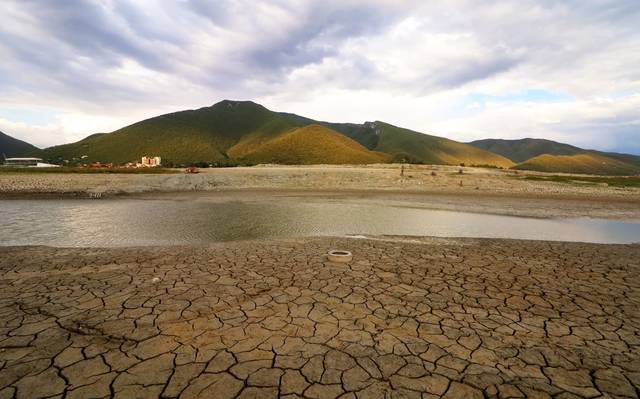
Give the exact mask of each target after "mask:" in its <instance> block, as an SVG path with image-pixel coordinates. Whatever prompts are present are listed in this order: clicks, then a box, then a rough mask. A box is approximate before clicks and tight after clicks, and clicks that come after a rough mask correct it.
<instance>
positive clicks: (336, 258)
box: [327, 249, 353, 263]
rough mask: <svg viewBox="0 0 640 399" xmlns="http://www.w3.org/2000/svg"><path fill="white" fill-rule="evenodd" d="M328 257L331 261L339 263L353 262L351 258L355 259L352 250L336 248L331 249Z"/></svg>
mask: <svg viewBox="0 0 640 399" xmlns="http://www.w3.org/2000/svg"><path fill="white" fill-rule="evenodd" d="M327 257H328V258H329V260H330V261H331V262H338V263H348V262H351V259H353V255H352V254H351V252H349V251H342V250H335V249H334V250H331V251H329V253H328V254H327Z"/></svg>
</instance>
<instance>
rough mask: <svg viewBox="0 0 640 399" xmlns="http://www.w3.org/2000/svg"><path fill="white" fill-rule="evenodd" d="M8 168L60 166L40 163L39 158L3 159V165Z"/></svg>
mask: <svg viewBox="0 0 640 399" xmlns="http://www.w3.org/2000/svg"><path fill="white" fill-rule="evenodd" d="M1 166H5V167H8V168H57V167H59V166H60V165H53V164H50V163H44V162H42V159H40V158H5V160H4V164H3V165H1Z"/></svg>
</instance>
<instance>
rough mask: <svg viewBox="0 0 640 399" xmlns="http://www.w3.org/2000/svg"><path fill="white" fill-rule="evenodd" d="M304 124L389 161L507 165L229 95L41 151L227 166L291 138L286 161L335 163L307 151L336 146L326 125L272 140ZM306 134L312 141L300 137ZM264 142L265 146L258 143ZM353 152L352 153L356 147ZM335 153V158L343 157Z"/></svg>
mask: <svg viewBox="0 0 640 399" xmlns="http://www.w3.org/2000/svg"><path fill="white" fill-rule="evenodd" d="M309 125H320V126H324V127H325V128H328V129H331V130H332V131H334V132H338V133H340V134H342V135H344V136H346V137H348V138H350V139H352V140H353V141H356V142H357V143H359V144H360V145H362V146H363V147H364V148H365V149H367V150H369V151H370V152H382V153H385V154H387V155H388V156H387V157H384V160H386V161H387V162H390V161H392V160H395V161H407V162H416V163H434V164H459V163H466V164H469V165H471V164H491V165H495V166H503V167H509V166H511V165H512V164H513V163H512V162H511V161H509V160H508V159H506V158H504V157H502V156H499V155H496V154H492V153H490V152H488V151H485V150H482V149H478V148H475V147H473V146H469V145H467V144H463V143H458V142H456V141H453V140H448V139H445V138H442V137H437V136H429V135H425V134H422V133H418V132H414V131H411V130H407V129H402V128H398V127H395V126H393V125H390V124H387V123H384V122H366V123H364V124H351V123H332V122H323V121H315V120H313V119H309V118H305V117H303V116H299V115H295V114H290V113H284V112H274V111H270V110H268V109H267V108H265V107H263V106H262V105H259V104H256V103H254V102H251V101H230V100H224V101H221V102H219V103H217V104H214V105H213V106H210V107H204V108H200V109H197V110H189V111H181V112H175V113H171V114H166V115H161V116H157V117H154V118H150V119H147V120H144V121H141V122H138V123H134V124H133V125H130V126H127V127H124V128H122V129H119V130H116V131H115V132H112V133H108V134H98V135H92V136H89V137H87V138H85V139H83V140H80V141H78V142H76V143H72V144H65V145H60V146H55V147H50V148H47V149H45V150H44V152H43V153H44V157H45V159H47V160H49V161H53V162H61V161H63V160H69V161H72V162H73V161H76V162H77V161H79V160H80V159H81V158H82V160H83V161H82V162H93V161H102V162H117V163H122V162H127V161H132V160H137V159H139V158H140V157H141V156H142V155H145V154H149V155H160V156H161V157H162V158H163V159H165V160H169V161H172V162H174V163H177V164H182V163H190V162H197V161H207V162H226V163H229V164H233V163H236V162H238V163H240V162H256V161H257V160H260V162H265V163H267V162H271V163H276V162H284V161H282V159H284V158H287V156H284V155H283V154H276V152H275V148H276V144H277V145H278V146H280V147H278V148H284V147H286V148H287V151H290V150H291V148H292V147H291V143H294V142H295V143H298V145H304V147H307V148H305V149H304V150H303V149H300V150H299V151H297V152H295V155H291V156H290V157H288V159H298V160H299V163H332V162H334V161H335V162H338V161H337V159H338V158H340V157H335V156H334V155H333V154H332V153H331V148H327V146H326V145H325V146H323V147H321V148H325V149H326V150H325V154H324V156H323V157H320V156H319V154H318V151H314V152H313V154H312V152H310V151H309V148H308V147H310V146H313V145H319V144H321V143H323V142H325V141H327V140H328V142H331V143H334V144H336V145H338V142H337V141H336V139H335V137H332V138H331V139H329V136H330V135H328V134H327V133H328V132H327V131H322V132H321V134H320V135H318V134H315V135H314V134H311V133H310V131H314V132H316V133H318V132H320V130H319V129H318V128H317V127H315V128H314V129H311V130H310V131H303V132H302V133H301V132H297V133H296V134H294V135H290V136H287V138H286V139H283V141H281V142H273V141H272V140H274V139H275V138H277V137H279V136H281V135H287V134H290V133H291V131H292V130H293V129H295V128H300V127H304V126H309ZM303 133H304V134H303ZM320 136H322V138H320ZM305 138H308V139H309V140H311V143H306V142H305V143H303V141H304V140H303V139H305ZM285 142H286V145H285ZM267 143H269V145H268V146H267V147H264V148H263V146H265V145H266V144H267ZM340 148H341V149H342V150H345V151H346V148H351V150H355V149H354V148H353V147H349V146H346V147H345V146H344V143H342V144H341V147H340ZM359 151H360V152H358V154H360V155H362V154H363V153H362V152H361V151H362V150H359ZM351 153H352V155H354V156H355V155H356V152H351ZM268 154H269V156H267V155H268ZM249 155H251V156H249ZM360 155H358V156H360ZM369 155H371V154H369ZM306 156H309V159H307V158H305V157H306ZM376 156H377V155H376ZM83 157H84V158H83ZM340 159H341V160H340V161H339V163H344V160H342V158H340ZM358 159H359V158H358ZM366 159H369V158H368V157H367V158H366ZM354 162H355V161H354Z"/></svg>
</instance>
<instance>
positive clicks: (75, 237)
mask: <svg viewBox="0 0 640 399" xmlns="http://www.w3.org/2000/svg"><path fill="white" fill-rule="evenodd" d="M347 234H356V235H360V234H362V235H382V234H390V235H418V236H440V237H490V238H517V239H533V240H555V241H581V242H595V243H633V242H640V221H618V220H604V219H588V218H584V219H536V218H526V217H516V216H499V215H490V214H477V213H466V212H453V211H440V210H429V209H418V208H409V207H400V206H384V205H371V204H358V203H356V202H343V203H341V202H322V201H303V200H301V201H273V200H264V201H248V202H247V201H231V202H198V201H186V200H180V201H177V200H164V199H105V200H68V199H65V200H3V201H0V245H51V246H63V247H64V246H66V247H72V246H93V247H96V246H138V245H175V244H202V243H208V242H214V241H230V240H243V239H259V238H274V237H301V236H326V235H347Z"/></svg>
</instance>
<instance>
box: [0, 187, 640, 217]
mask: <svg viewBox="0 0 640 399" xmlns="http://www.w3.org/2000/svg"><path fill="white" fill-rule="evenodd" d="M79 199H82V200H84V199H87V200H89V199H91V200H120V199H122V200H185V201H217V202H224V201H241V202H251V201H263V200H271V199H277V200H281V201H287V200H289V201H295V200H310V201H322V200H324V201H338V202H340V201H342V202H358V203H360V204H376V205H385V206H393V207H409V208H418V209H431V210H442V211H455V212H467V213H481V214H492V215H502V216H520V217H531V218H544V219H553V218H584V217H586V218H595V219H611V220H628V221H637V220H640V201H636V200H635V199H634V198H629V197H612V198H602V197H589V196H584V195H582V196H581V195H578V194H572V193H565V194H558V193H540V194H538V195H535V196H532V195H530V194H526V193H520V192H513V193H505V192H477V191H473V192H469V191H466V192H455V191H437V192H426V191H411V190H397V189H395V190H394V189H388V190H375V189H369V190H363V189H343V190H336V189H324V188H320V189H315V190H314V189H302V190H300V189H294V188H279V189H273V188H229V187H227V188H219V189H215V190H206V191H160V192H134V193H128V192H120V193H106V192H105V193H99V194H97V193H90V192H63V193H61V192H46V193H43V192H30V193H27V192H12V193H8V192H0V201H3V200H79Z"/></svg>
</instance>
